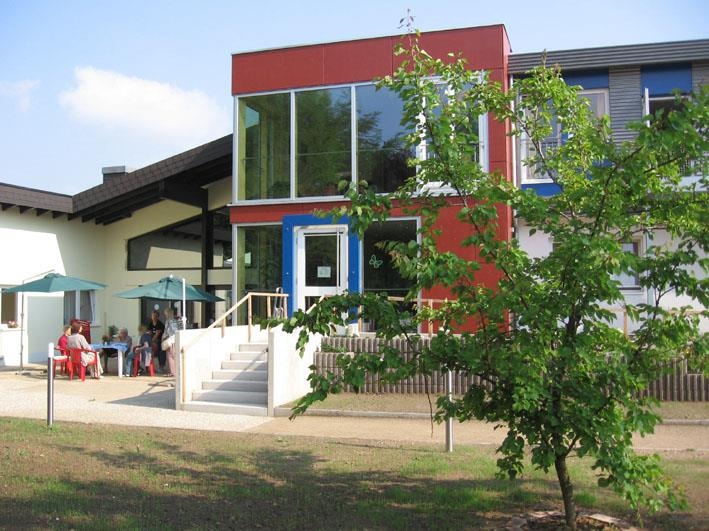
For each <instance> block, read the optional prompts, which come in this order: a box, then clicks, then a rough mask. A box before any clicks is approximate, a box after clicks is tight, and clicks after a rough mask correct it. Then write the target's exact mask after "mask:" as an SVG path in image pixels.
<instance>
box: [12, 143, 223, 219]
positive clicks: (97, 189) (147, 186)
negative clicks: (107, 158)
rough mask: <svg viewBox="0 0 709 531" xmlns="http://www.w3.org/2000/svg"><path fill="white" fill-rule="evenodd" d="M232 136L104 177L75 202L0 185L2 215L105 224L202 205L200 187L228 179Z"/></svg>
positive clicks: (75, 198) (56, 195)
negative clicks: (176, 205)
mask: <svg viewBox="0 0 709 531" xmlns="http://www.w3.org/2000/svg"><path fill="white" fill-rule="evenodd" d="M231 152H232V135H227V136H224V137H222V138H219V139H217V140H213V141H211V142H208V143H206V144H203V145H201V146H198V147H196V148H193V149H190V150H188V151H185V152H183V153H179V154H177V155H174V156H172V157H169V158H167V159H164V160H161V161H159V162H156V163H154V164H150V165H149V166H145V167H144V168H140V169H138V170H135V171H131V172H127V173H122V174H119V175H109V176H105V177H104V182H103V183H102V184H99V185H97V186H94V187H92V188H89V189H88V190H85V191H83V192H80V193H78V194H76V195H75V196H73V197H72V196H68V195H63V194H56V193H53V192H47V191H43V190H35V189H32V188H23V187H20V186H14V185H10V184H2V183H0V206H1V207H2V210H7V209H8V208H11V207H13V206H14V207H18V208H19V210H20V212H21V213H24V212H26V211H27V210H29V209H36V211H37V215H41V214H43V213H45V212H48V211H51V212H53V213H54V217H57V216H59V215H62V214H67V215H68V217H69V218H70V219H72V218H77V217H81V219H82V221H89V220H94V221H95V222H96V223H97V224H104V225H107V224H110V223H113V222H115V221H118V220H119V219H123V218H126V217H129V216H130V215H131V214H132V213H133V212H134V211H136V210H138V209H140V208H145V207H147V206H150V205H151V204H154V203H157V202H159V201H162V200H163V199H172V200H175V201H180V202H184V203H188V204H193V205H195V206H201V205H203V204H205V201H206V191H205V190H204V189H203V187H204V186H205V185H207V184H210V183H212V182H215V181H218V180H220V179H223V178H225V177H228V176H230V175H231V169H232V168H231V166H232V153H231Z"/></svg>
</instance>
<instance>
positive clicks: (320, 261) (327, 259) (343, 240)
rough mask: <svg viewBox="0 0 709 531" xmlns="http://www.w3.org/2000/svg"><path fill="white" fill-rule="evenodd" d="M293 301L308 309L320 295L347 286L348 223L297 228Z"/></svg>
mask: <svg viewBox="0 0 709 531" xmlns="http://www.w3.org/2000/svg"><path fill="white" fill-rule="evenodd" d="M296 260H297V269H296V302H297V305H298V308H299V309H301V310H307V309H308V308H310V307H311V306H312V305H313V304H315V303H316V302H317V301H318V299H320V297H322V296H327V295H336V294H338V293H342V292H343V291H344V290H345V289H346V288H347V226H346V225H322V226H317V225H315V226H306V227H300V228H299V229H296Z"/></svg>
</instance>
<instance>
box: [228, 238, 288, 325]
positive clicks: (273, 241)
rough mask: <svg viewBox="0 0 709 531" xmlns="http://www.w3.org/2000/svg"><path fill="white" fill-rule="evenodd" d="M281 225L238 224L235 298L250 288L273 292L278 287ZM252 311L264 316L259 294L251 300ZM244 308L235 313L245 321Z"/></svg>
mask: <svg viewBox="0 0 709 531" xmlns="http://www.w3.org/2000/svg"><path fill="white" fill-rule="evenodd" d="M282 232H283V231H282V229H281V226H280V225H263V226H254V227H239V228H238V229H237V235H236V238H237V246H238V250H237V253H236V262H235V265H234V267H236V268H237V275H236V278H237V282H238V285H237V290H238V292H237V293H236V296H235V300H237V301H238V300H239V299H241V298H242V297H243V296H244V295H246V294H247V293H249V292H253V291H258V292H274V291H276V288H279V287H281V262H282ZM252 302H253V304H254V306H253V312H254V315H257V316H260V317H266V316H267V315H266V313H267V312H266V303H265V300H264V299H263V298H262V297H256V298H254V300H253V301H252ZM245 319H246V315H245V311H243V312H240V313H239V316H238V320H239V323H242V324H243V323H244V322H245Z"/></svg>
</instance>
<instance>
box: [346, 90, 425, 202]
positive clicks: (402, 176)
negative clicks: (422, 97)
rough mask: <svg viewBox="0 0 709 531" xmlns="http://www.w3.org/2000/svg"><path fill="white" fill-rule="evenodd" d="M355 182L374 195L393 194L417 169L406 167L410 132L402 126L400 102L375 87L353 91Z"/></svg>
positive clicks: (398, 99)
mask: <svg viewBox="0 0 709 531" xmlns="http://www.w3.org/2000/svg"><path fill="white" fill-rule="evenodd" d="M356 99H357V179H358V180H360V181H367V182H368V183H369V186H370V188H371V189H373V190H374V191H376V192H393V191H394V190H396V189H397V188H398V187H399V186H400V185H401V184H402V183H403V182H404V181H405V180H406V178H407V177H410V176H412V175H414V174H415V173H416V169H415V168H413V167H410V166H409V165H408V164H407V160H408V159H409V158H411V157H413V156H414V155H415V154H414V153H412V152H411V150H410V149H407V147H406V138H405V137H406V135H407V134H408V133H410V132H411V131H410V130H409V129H407V128H406V127H404V126H402V125H401V117H402V116H403V113H404V108H403V103H402V101H401V99H400V98H399V96H398V95H397V94H396V93H394V92H393V91H391V90H389V89H386V88H382V89H380V90H377V89H376V87H375V86H374V85H362V86H358V87H357V88H356Z"/></svg>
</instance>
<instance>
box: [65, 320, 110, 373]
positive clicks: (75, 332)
mask: <svg viewBox="0 0 709 531" xmlns="http://www.w3.org/2000/svg"><path fill="white" fill-rule="evenodd" d="M81 330H82V327H81V325H80V324H79V323H77V322H74V323H73V324H72V325H71V335H70V336H69V337H68V338H67V340H66V346H67V348H69V349H72V348H80V349H84V350H85V351H88V352H82V353H81V364H82V365H83V366H84V367H86V366H87V365H88V364H89V363H91V362H93V361H94V360H95V359H96V356H98V354H97V352H96V351H95V350H93V349H92V348H91V345H89V343H88V341H86V338H85V337H84V336H82V335H81ZM97 369H98V370H97V371H96V370H95V369H94V365H91V366H90V367H89V375H90V376H91V377H92V378H103V376H101V373H102V372H103V369H102V368H101V360H100V359H99V360H98V367H97ZM97 373H98V374H97Z"/></svg>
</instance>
